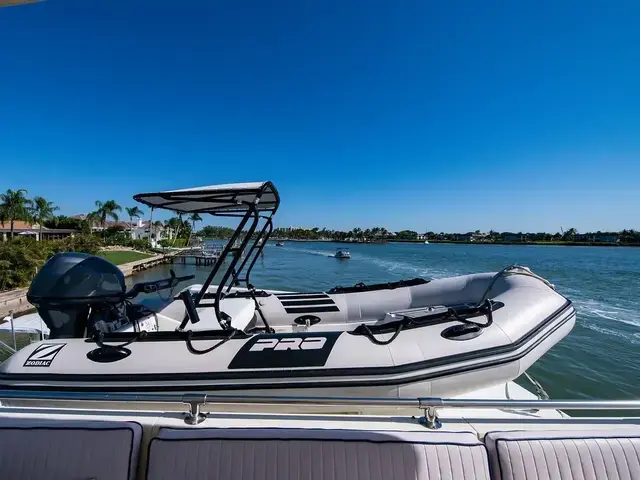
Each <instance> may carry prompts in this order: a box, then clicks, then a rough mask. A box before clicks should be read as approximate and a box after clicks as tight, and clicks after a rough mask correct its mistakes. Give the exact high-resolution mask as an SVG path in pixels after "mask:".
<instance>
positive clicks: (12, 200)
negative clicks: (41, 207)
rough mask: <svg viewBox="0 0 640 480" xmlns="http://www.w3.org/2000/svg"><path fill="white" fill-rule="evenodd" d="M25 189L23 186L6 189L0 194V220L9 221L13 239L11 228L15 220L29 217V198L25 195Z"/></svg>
mask: <svg viewBox="0 0 640 480" xmlns="http://www.w3.org/2000/svg"><path fill="white" fill-rule="evenodd" d="M26 193H27V191H26V190H25V189H24V188H21V189H19V190H11V189H9V190H7V191H6V192H5V193H3V194H0V201H1V202H2V203H0V220H2V222H3V223H4V221H5V220H9V222H11V227H10V228H11V239H13V228H14V222H15V221H16V220H27V219H29V207H30V206H31V203H32V202H31V200H29V199H28V198H27V197H25V194H26Z"/></svg>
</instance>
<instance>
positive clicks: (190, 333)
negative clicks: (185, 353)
mask: <svg viewBox="0 0 640 480" xmlns="http://www.w3.org/2000/svg"><path fill="white" fill-rule="evenodd" d="M237 331H238V330H233V331H232V332H231V333H230V334H229V336H228V337H227V338H223V339H222V340H220V341H219V342H218V343H216V344H215V345H214V346H213V347H210V348H207V349H205V350H198V349H196V348H195V347H194V346H193V343H192V341H191V337H192V336H193V330H189V331H188V332H187V338H186V339H185V341H186V343H187V349H188V350H189V352H190V353H193V354H194V355H204V354H205V353H209V352H213V351H214V350H215V349H216V348H218V347H219V346H220V345H222V344H224V343H227V342H228V341H229V340H231V339H232V338H233V337H234V336H235V334H236V332H237Z"/></svg>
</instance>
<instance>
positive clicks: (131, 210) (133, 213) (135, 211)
mask: <svg viewBox="0 0 640 480" xmlns="http://www.w3.org/2000/svg"><path fill="white" fill-rule="evenodd" d="M125 210H126V211H127V215H129V229H130V230H131V231H132V232H133V219H134V218H140V217H142V215H144V212H143V211H142V210H140V209H139V208H138V207H126V208H125Z"/></svg>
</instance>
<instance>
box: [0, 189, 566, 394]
mask: <svg viewBox="0 0 640 480" xmlns="http://www.w3.org/2000/svg"><path fill="white" fill-rule="evenodd" d="M134 198H135V199H136V200H138V201H140V202H142V203H144V204H146V205H148V206H152V207H154V208H166V209H170V210H173V211H177V212H182V213H193V212H195V211H197V212H198V213H210V214H212V215H221V216H241V221H240V223H239V225H238V228H237V230H236V231H235V233H234V235H233V237H232V238H231V240H230V241H229V242H228V244H227V246H225V248H224V249H223V250H222V252H220V255H219V257H218V258H217V259H216V262H215V264H214V266H213V268H212V271H211V273H210V275H209V277H208V278H207V279H206V281H205V282H204V284H202V285H191V286H189V287H187V288H185V289H183V290H182V291H180V292H179V293H178V294H176V295H174V296H172V297H171V298H173V301H171V302H170V303H169V304H168V305H167V306H166V307H164V308H163V309H162V310H160V311H159V312H151V311H149V310H148V309H146V308H145V307H143V306H142V305H137V304H134V303H132V302H131V300H132V299H133V298H134V297H135V296H136V295H137V294H139V293H142V292H144V293H154V292H160V291H162V290H173V289H175V288H176V286H177V285H178V283H179V282H184V281H187V280H190V279H191V278H193V277H182V278H180V277H176V276H175V275H173V274H172V275H171V276H170V277H169V278H167V279H163V280H158V281H154V282H144V283H139V284H136V285H134V286H133V287H132V288H131V289H130V290H128V291H127V290H126V288H125V282H124V277H123V276H122V273H121V272H120V270H119V269H118V268H117V267H116V266H114V265H112V264H110V263H109V262H107V261H106V260H104V259H101V258H98V257H93V256H90V255H85V254H78V253H65V254H58V255H56V256H54V257H52V258H51V259H50V260H49V261H48V262H47V264H46V265H45V266H44V267H43V268H42V269H41V270H40V272H39V273H38V275H37V276H36V278H35V279H34V281H33V283H32V285H31V287H30V289H29V293H28V299H29V301H30V302H31V303H33V304H34V305H35V306H36V307H37V310H38V314H36V315H39V318H41V319H42V321H43V322H44V323H45V324H46V326H47V327H48V330H49V339H48V340H44V341H42V342H39V343H35V344H32V345H29V346H27V347H25V348H23V349H22V350H19V351H18V352H17V353H15V354H14V355H13V356H12V357H10V358H9V359H8V360H7V361H6V362H4V363H3V364H2V365H0V388H12V389H21V388H34V387H38V388H49V389H64V390H73V391H85V392H87V391H100V392H106V393H108V392H126V391H132V392H133V391H135V392H183V393H184V392H193V391H202V392H219V391H238V392H244V393H246V392H253V393H255V392H264V391H268V390H273V389H277V390H278V391H279V392H281V393H282V392H284V393H287V394H305V395H309V394H310V395H313V394H322V395H343V394H361V395H365V396H380V397H403V396H411V395H422V396H424V395H442V396H447V395H454V394H462V393H465V392H470V391H473V390H476V389H478V388H481V387H487V386H491V385H497V384H502V383H505V382H508V381H510V380H512V379H515V378H516V377H518V376H519V375H521V374H522V373H523V372H524V371H525V370H526V369H527V368H529V366H531V364H533V363H534V362H535V361H536V360H538V359H539V358H540V357H541V356H542V355H543V354H544V353H545V352H546V351H547V350H548V349H549V348H551V347H552V346H553V345H555V344H556V343H557V342H559V341H560V340H561V339H562V338H564V337H565V336H566V335H567V334H568V333H569V332H570V331H571V329H572V327H573V325H574V323H575V310H574V308H573V306H572V304H571V302H570V301H569V300H567V299H566V298H565V297H563V296H562V295H561V294H559V293H558V292H556V290H555V289H554V288H553V286H552V285H551V284H550V283H549V282H547V281H546V280H544V279H543V278H541V277H539V276H538V275H536V274H534V273H533V272H531V271H530V270H529V269H527V268H525V267H519V266H509V267H506V268H504V269H503V270H501V271H499V272H491V273H479V274H472V275H464V276H458V277H451V278H444V279H439V280H425V279H422V278H415V279H411V280H405V281H399V282H392V283H381V284H374V285H365V284H363V283H360V284H356V285H354V286H348V287H341V286H338V287H334V288H332V289H330V290H327V291H317V292H289V291H286V292H285V291H275V290H260V289H257V288H256V287H254V286H253V285H252V284H251V281H250V274H251V270H252V268H253V266H254V264H255V263H256V261H257V258H258V257H259V256H260V253H261V251H262V249H263V248H264V245H265V244H266V241H267V240H268V237H269V234H270V232H271V230H272V217H273V215H274V214H275V212H276V210H277V208H278V205H279V203H280V200H279V196H278V192H277V190H276V188H275V186H274V185H273V184H272V183H271V182H265V183H249V184H238V185H222V186H212V187H202V188H194V189H188V190H176V191H168V192H157V193H147V194H140V195H136V196H135V197H134ZM261 221H262V222H263V223H262V227H261V228H258V227H259V224H260V222H261ZM260 239H262V240H263V241H262V242H260V243H258V241H257V240H260ZM236 251H245V252H246V255H245V256H244V257H242V258H241V257H240V256H239V255H235V254H234V252H236ZM226 259H228V260H229V263H228V264H226V270H224V271H223V270H221V267H222V266H223V264H224V262H225V260H226ZM220 273H221V274H222V276H221V277H219V274H220ZM214 277H216V278H220V280H219V284H218V285H215V286H214V285H212V282H213V279H214Z"/></svg>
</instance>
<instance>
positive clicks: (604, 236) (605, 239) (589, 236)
mask: <svg viewBox="0 0 640 480" xmlns="http://www.w3.org/2000/svg"><path fill="white" fill-rule="evenodd" d="M576 242H589V243H618V242H619V238H618V234H617V233H609V232H604V233H603V232H596V233H580V234H577V235H576Z"/></svg>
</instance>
